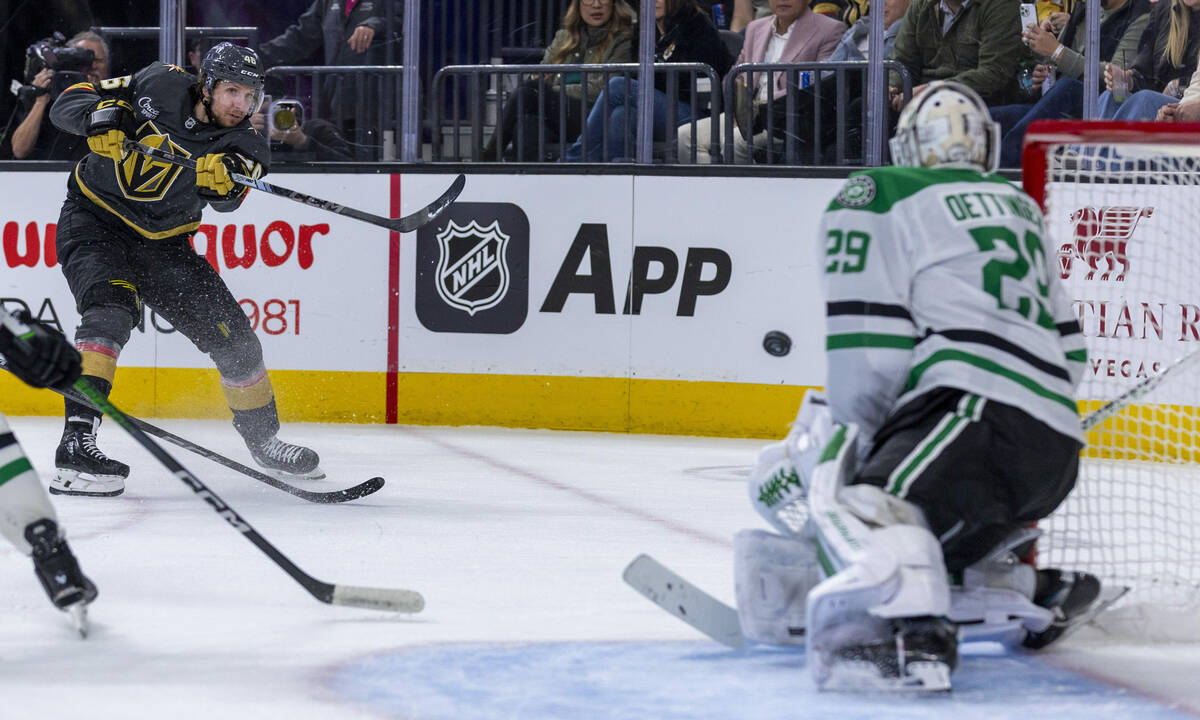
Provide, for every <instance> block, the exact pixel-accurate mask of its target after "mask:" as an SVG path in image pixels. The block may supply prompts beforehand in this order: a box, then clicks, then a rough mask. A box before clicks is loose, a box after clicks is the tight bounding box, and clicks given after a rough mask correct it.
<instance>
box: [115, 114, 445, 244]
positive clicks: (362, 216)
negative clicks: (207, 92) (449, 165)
mask: <svg viewBox="0 0 1200 720" xmlns="http://www.w3.org/2000/svg"><path fill="white" fill-rule="evenodd" d="M123 147H124V148H125V150H127V151H130V152H137V153H141V154H142V155H145V156H146V157H149V158H153V159H155V160H161V161H162V162H166V163H171V164H172V165H179V166H180V167H185V168H190V169H192V170H195V169H196V161H195V160H193V159H191V158H189V157H184V156H183V155H179V154H176V153H173V152H168V151H166V150H162V149H160V148H156V147H151V146H149V145H146V144H144V143H140V142H137V141H136V140H130V139H128V138H127V139H126V140H125V145H124V146H123ZM229 177H230V179H231V180H233V181H234V182H235V183H237V184H238V185H245V186H246V187H252V188H255V189H256V190H261V191H263V192H265V193H268V194H270V195H275V196H277V197H283V198H287V199H289V200H295V201H296V202H298V203H304V204H305V205H308V206H309V207H315V208H318V209H320V210H326V211H328V212H331V213H337V214H338V215H344V216H346V217H352V218H354V219H355V220H362V221H363V222H367V223H371V224H372V225H378V226H379V227H385V228H387V229H388V230H393V231H395V232H401V233H406V232H412V231H413V230H416V229H417V228H419V227H421V226H422V225H425V224H426V223H428V222H430V221H431V220H433V219H434V218H436V217H437V216H438V215H440V214H441V213H442V211H443V210H445V209H446V208H448V207H450V204H451V203H453V202H454V201H455V200H456V199H457V198H458V196H459V193H461V192H462V191H463V188H464V187H466V184H467V178H466V176H465V175H459V176H458V177H456V178H454V182H452V183H450V187H449V188H447V189H446V192H444V193H442V195H441V197H439V198H438V199H437V200H434V201H433V202H431V203H429V204H428V205H426V206H425V207H423V208H421V209H420V210H418V211H416V212H415V213H412V214H411V215H405V216H404V217H402V218H386V217H382V216H380V215H373V214H371V213H369V212H364V211H362V210H356V209H354V208H352V207H346V206H345V205H342V204H341V203H335V202H333V201H331V200H322V199H321V198H318V197H313V196H312V195H307V194H305V193H302V192H299V191H297V190H291V189H289V188H285V187H281V186H279V185H274V184H272V183H269V182H266V181H264V180H256V179H254V178H252V177H248V176H246V175H241V174H239V173H230V174H229Z"/></svg>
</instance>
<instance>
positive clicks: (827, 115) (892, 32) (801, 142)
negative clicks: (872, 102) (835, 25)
mask: <svg viewBox="0 0 1200 720" xmlns="http://www.w3.org/2000/svg"><path fill="white" fill-rule="evenodd" d="M908 7H909V0H886V2H885V3H884V6H883V26H884V30H883V54H884V57H888V56H890V55H891V54H892V49H893V48H894V47H895V45H896V36H897V35H899V34H900V27H901V25H902V24H903V21H904V15H905V13H906V12H907V11H908ZM870 32H871V17H870V15H864V16H862V17H859V18H858V19H856V20H855V21H854V24H853V25H852V26H851V27H850V29H849V30H847V31H846V32H845V33H844V34H843V35H842V38H841V40H840V41H839V42H838V45H837V47H836V48H834V51H833V54H832V55H830V56H829V57H828V58H827V60H828V61H829V62H844V61H852V60H866V59H867V57H868V54H869V52H870V46H869V42H868V41H869V39H870ZM865 78H866V75H865V74H864V73H851V74H848V76H847V80H846V82H847V85H848V87H847V88H846V96H847V97H849V98H851V99H850V102H849V104H848V108H847V110H846V112H845V117H849V118H857V117H859V116H860V115H861V113H862V97H863V85H864V83H863V81H864V80H865ZM820 83H821V86H820V91H821V98H822V103H821V147H822V148H823V149H824V150H827V149H828V148H830V146H833V145H834V144H835V143H836V142H837V121H838V118H837V115H838V107H837V102H836V98H837V77H836V76H835V74H834V72H833V71H832V70H823V71H821V80H820ZM795 105H796V107H795V113H794V114H793V115H791V116H789V115H788V114H787V103H783V102H777V103H773V104H772V106H771V116H772V122H771V127H772V128H773V129H774V134H775V142H776V144H777V145H784V144H785V143H786V140H787V137H788V136H789V135H791V136H792V137H795V138H796V141H797V142H796V144H795V147H796V149H797V154H798V155H799V154H801V153H804V152H805V150H806V149H807V148H809V147H811V145H810V143H811V142H812V135H813V129H814V123H813V122H812V118H813V114H814V109H815V107H816V103H815V93H814V92H813V90H812V89H811V88H805V89H803V90H801V91H800V94H799V95H798V96H797V97H796V103H795ZM845 142H846V146H847V147H854V146H855V145H856V144H861V142H862V130H861V127H860V126H859V125H858V124H855V123H851V124H850V126H849V127H848V128H847V129H846V135H845Z"/></svg>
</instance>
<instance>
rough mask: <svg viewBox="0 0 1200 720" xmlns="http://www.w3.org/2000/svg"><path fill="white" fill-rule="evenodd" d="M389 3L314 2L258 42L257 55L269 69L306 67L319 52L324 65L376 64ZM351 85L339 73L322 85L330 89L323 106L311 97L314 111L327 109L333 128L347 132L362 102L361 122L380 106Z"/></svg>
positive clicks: (364, 0)
mask: <svg viewBox="0 0 1200 720" xmlns="http://www.w3.org/2000/svg"><path fill="white" fill-rule="evenodd" d="M391 4H392V0H344V1H343V0H313V4H312V5H311V6H309V8H308V10H305V11H304V13H303V14H302V15H301V16H300V18H299V19H298V20H296V22H295V24H293V25H292V26H291V27H289V28H288V29H287V30H284V31H283V33H282V34H280V35H279V36H278V37H275V38H272V39H271V40H268V41H267V42H265V43H263V44H262V46H261V47H260V48H259V55H260V56H261V57H262V60H263V63H265V65H266V66H267V67H268V68H270V67H274V66H276V65H300V64H304V63H306V62H309V61H311V60H312V59H313V55H314V54H315V53H316V52H317V51H318V49H320V51H321V52H322V56H323V64H325V65H330V66H335V65H375V64H378V63H379V62H380V57H379V52H378V51H377V48H379V47H381V46H382V44H383V42H382V41H383V39H384V38H383V34H384V33H383V30H384V25H385V24H386V22H385V15H384V13H385V9H384V8H385V7H390V6H391ZM377 40H378V42H376V41H377ZM355 85H356V83H355V82H354V78H353V77H351V76H350V75H348V74H338V75H335V76H334V79H333V80H332V81H326V82H325V83H323V87H327V88H330V92H327V93H325V95H324V98H326V99H327V100H328V105H327V106H326V105H325V104H324V103H323V102H322V98H318V97H314V98H313V105H314V108H312V109H314V110H315V109H316V108H317V107H321V108H324V107H327V108H328V110H329V114H330V115H331V116H332V117H333V118H334V119H335V121H336V124H337V125H338V126H339V127H340V128H341V129H342V130H343V131H344V132H346V133H347V134H350V133H351V132H352V131H353V130H354V129H355V128H356V126H357V124H358V118H357V117H355V116H354V112H355V109H356V106H359V105H360V100H362V102H361V107H362V109H363V119H364V122H366V118H374V117H375V116H376V112H375V108H376V105H375V103H377V102H379V99H378V98H377V97H373V96H369V97H367V98H365V99H362V98H360V97H359V96H358V94H357V93H356V89H355ZM368 87H369V86H368ZM372 95H373V94H372ZM321 114H324V112H322V113H321ZM376 130H377V129H376V128H370V129H368V131H367V134H369V135H374V134H375V131H376Z"/></svg>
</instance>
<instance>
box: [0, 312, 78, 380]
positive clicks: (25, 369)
mask: <svg viewBox="0 0 1200 720" xmlns="http://www.w3.org/2000/svg"><path fill="white" fill-rule="evenodd" d="M14 317H15V318H16V319H17V322H19V323H21V324H22V325H25V326H26V327H28V331H27V332H25V333H24V334H22V335H20V336H14V335H13V334H12V333H11V332H9V331H8V329H7V328H5V327H3V326H0V355H3V356H4V358H5V361H6V364H5V366H6V367H7V368H8V370H10V371H11V372H12V373H13V374H14V375H16V376H17V377H19V378H20V379H21V380H23V381H25V382H26V383H28V384H30V385H32V386H34V387H56V388H65V387H69V386H70V385H71V384H72V383H74V382H75V380H76V378H78V377H79V372H80V367H79V362H80V358H79V353H78V352H77V351H76V350H75V348H74V346H72V345H71V343H70V341H68V340H67V339H66V338H65V337H63V336H62V334H61V333H59V332H58V331H56V330H54V329H52V328H50V327H49V326H47V325H45V324H43V323H40V322H38V321H36V320H34V319H33V318H31V317H30V316H29V313H27V312H25V311H23V310H22V311H19V312H17V313H15V314H14Z"/></svg>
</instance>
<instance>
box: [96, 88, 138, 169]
mask: <svg viewBox="0 0 1200 720" xmlns="http://www.w3.org/2000/svg"><path fill="white" fill-rule="evenodd" d="M85 129H86V131H87V136H88V139H87V144H88V147H89V148H91V150H92V152H94V153H96V154H97V155H100V156H102V157H106V158H108V159H110V160H112V161H113V162H115V163H119V162H121V160H123V159H124V158H125V148H124V145H125V137H126V135H129V136H132V135H133V130H134V127H133V106H132V105H130V104H129V103H128V102H126V101H124V100H117V99H114V98H105V99H103V100H101V101H100V102H98V103H96V105H95V107H93V108H92V109H91V111H89V112H88V116H87V124H86V126H85Z"/></svg>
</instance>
